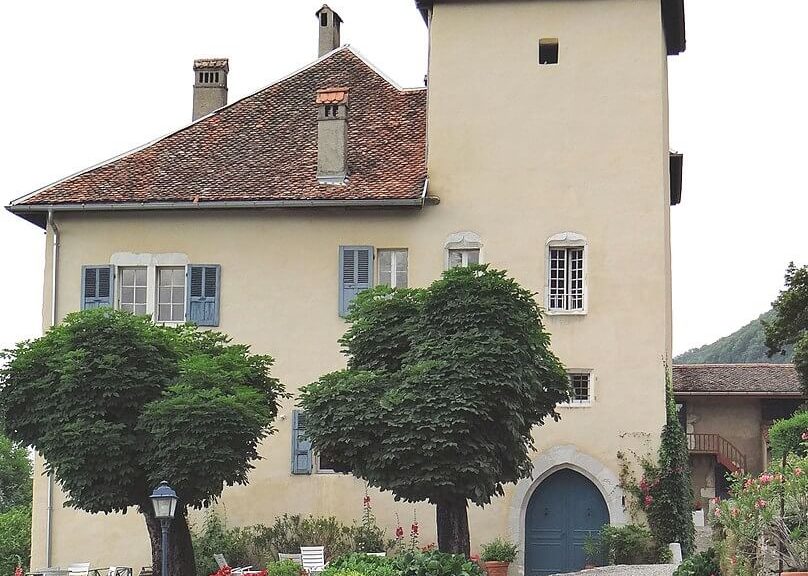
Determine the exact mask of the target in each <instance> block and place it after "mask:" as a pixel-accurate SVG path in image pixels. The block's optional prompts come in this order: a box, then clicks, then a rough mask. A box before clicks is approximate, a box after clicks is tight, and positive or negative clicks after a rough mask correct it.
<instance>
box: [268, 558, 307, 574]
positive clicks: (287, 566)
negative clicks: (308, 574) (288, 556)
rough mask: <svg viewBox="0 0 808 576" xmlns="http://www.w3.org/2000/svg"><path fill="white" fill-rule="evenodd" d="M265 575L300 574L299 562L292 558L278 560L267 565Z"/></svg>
mask: <svg viewBox="0 0 808 576" xmlns="http://www.w3.org/2000/svg"><path fill="white" fill-rule="evenodd" d="M267 576H300V564H298V563H297V562H293V561H292V560H279V561H278V562H270V563H269V564H268V565H267Z"/></svg>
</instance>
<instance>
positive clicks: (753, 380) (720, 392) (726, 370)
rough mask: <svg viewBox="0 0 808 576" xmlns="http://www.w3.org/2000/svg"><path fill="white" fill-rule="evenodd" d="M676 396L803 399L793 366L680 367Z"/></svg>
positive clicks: (675, 373)
mask: <svg viewBox="0 0 808 576" xmlns="http://www.w3.org/2000/svg"><path fill="white" fill-rule="evenodd" d="M673 390H674V393H675V394H676V395H677V396H680V395H681V396H713V395H715V396H797V397H799V396H802V395H803V392H802V387H801V386H800V380H799V376H798V375H797V371H796V369H795V368H794V365H793V364H677V365H675V366H674V367H673Z"/></svg>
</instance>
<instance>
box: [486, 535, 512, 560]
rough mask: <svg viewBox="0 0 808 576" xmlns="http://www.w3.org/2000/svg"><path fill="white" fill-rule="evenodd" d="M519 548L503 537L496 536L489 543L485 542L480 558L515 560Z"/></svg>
mask: <svg viewBox="0 0 808 576" xmlns="http://www.w3.org/2000/svg"><path fill="white" fill-rule="evenodd" d="M518 551H519V549H518V548H517V547H516V546H515V545H514V544H513V543H512V542H508V541H507V540H503V539H502V538H495V539H494V540H492V541H491V542H489V543H488V544H483V547H482V552H481V553H480V560H482V561H483V562H513V561H514V560H515V559H516V553H517V552H518Z"/></svg>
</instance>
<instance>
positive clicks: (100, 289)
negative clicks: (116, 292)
mask: <svg viewBox="0 0 808 576" xmlns="http://www.w3.org/2000/svg"><path fill="white" fill-rule="evenodd" d="M114 277H115V269H114V268H113V267H112V266H109V265H106V264H104V265H102V266H82V267H81V309H82V310H89V309H90V308H100V307H102V306H112V304H113V302H114V300H113V298H112V292H113V287H114V286H115V284H114V282H113V278H114Z"/></svg>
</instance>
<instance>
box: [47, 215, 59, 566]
mask: <svg viewBox="0 0 808 576" xmlns="http://www.w3.org/2000/svg"><path fill="white" fill-rule="evenodd" d="M48 225H49V226H50V229H51V235H52V236H53V253H52V254H51V303H50V304H51V307H50V308H51V319H50V320H51V321H50V325H51V328H53V327H54V326H56V319H57V315H56V273H57V272H58V270H59V266H58V263H59V228H57V227H56V222H54V220H53V210H48ZM52 534H53V473H48V508H47V513H46V517H45V565H46V566H47V567H50V565H51V540H52V538H51V536H52Z"/></svg>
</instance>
